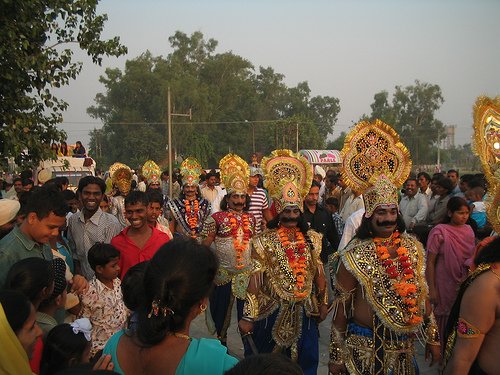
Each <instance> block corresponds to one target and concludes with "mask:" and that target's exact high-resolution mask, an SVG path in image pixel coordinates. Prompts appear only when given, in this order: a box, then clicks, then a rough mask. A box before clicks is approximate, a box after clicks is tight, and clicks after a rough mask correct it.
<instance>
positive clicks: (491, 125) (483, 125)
mask: <svg viewBox="0 0 500 375" xmlns="http://www.w3.org/2000/svg"><path fill="white" fill-rule="evenodd" d="M473 141H474V142H473V150H474V153H475V154H476V155H477V156H478V157H479V160H480V161H481V166H482V168H483V171H484V175H485V177H486V180H487V181H488V186H489V191H488V195H487V198H486V199H485V204H486V214H487V216H488V220H489V222H490V223H491V225H492V226H493V229H494V230H495V232H496V233H500V209H499V207H500V206H499V203H500V96H497V97H496V98H488V97H486V96H480V97H479V98H478V99H477V101H476V103H475V105H474V140H473Z"/></svg>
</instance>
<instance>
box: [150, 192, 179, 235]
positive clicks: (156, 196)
mask: <svg viewBox="0 0 500 375" xmlns="http://www.w3.org/2000/svg"><path fill="white" fill-rule="evenodd" d="M147 194H148V199H149V205H148V224H149V225H150V226H152V227H153V228H156V229H158V230H159V231H160V232H163V233H165V234H167V235H168V237H169V238H170V239H172V237H173V236H172V232H171V231H170V228H169V227H168V226H165V225H163V224H162V223H161V222H160V218H161V217H162V216H161V215H162V213H163V209H162V207H163V194H162V193H160V192H159V191H156V190H150V191H148V193H147ZM167 225H168V221H167Z"/></svg>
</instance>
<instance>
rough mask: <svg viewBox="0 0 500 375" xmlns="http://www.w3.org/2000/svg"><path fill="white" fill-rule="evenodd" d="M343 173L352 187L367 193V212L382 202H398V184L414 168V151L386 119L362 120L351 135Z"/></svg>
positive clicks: (364, 194) (347, 142)
mask: <svg viewBox="0 0 500 375" xmlns="http://www.w3.org/2000/svg"><path fill="white" fill-rule="evenodd" d="M341 156H342V177H343V179H344V181H345V183H346V184H347V186H349V187H350V188H351V189H353V190H356V191H360V192H362V193H363V200H364V203H365V216H366V217H370V216H372V214H373V212H374V211H375V209H376V208H377V207H378V206H380V205H396V206H397V205H398V191H397V189H398V186H401V185H402V184H403V183H404V182H405V181H406V179H407V178H408V175H409V174H410V171H411V166H412V162H411V158H410V152H409V151H408V149H407V148H406V146H405V145H404V144H403V143H402V142H401V141H400V139H399V135H398V133H396V131H395V130H394V129H393V128H391V127H390V126H389V125H387V124H386V123H384V122H382V121H380V120H375V121H373V122H368V121H361V122H360V123H358V124H357V125H356V126H355V127H354V129H353V130H352V131H351V132H350V133H349V134H348V135H347V137H346V139H345V141H344V147H343V148H342V151H341Z"/></svg>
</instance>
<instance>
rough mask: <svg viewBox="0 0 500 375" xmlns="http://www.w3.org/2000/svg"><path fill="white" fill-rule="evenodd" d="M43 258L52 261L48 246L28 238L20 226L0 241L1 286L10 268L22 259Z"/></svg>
mask: <svg viewBox="0 0 500 375" xmlns="http://www.w3.org/2000/svg"><path fill="white" fill-rule="evenodd" d="M35 257H36V258H43V259H47V260H52V250H51V249H50V246H49V245H48V244H45V245H42V244H39V243H38V242H35V241H33V240H32V239H31V238H28V237H27V236H26V235H25V234H24V233H23V232H21V230H20V229H19V227H18V226H15V227H14V229H12V231H11V232H10V233H9V234H7V235H6V236H5V237H4V238H2V239H1V240H0V286H2V287H3V285H4V283H5V279H6V277H7V273H8V272H9V270H10V267H12V265H14V264H15V263H17V262H19V261H20V260H21V259H26V258H35Z"/></svg>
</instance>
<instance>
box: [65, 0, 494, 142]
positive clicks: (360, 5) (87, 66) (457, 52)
mask: <svg viewBox="0 0 500 375" xmlns="http://www.w3.org/2000/svg"><path fill="white" fill-rule="evenodd" d="M98 13H106V14H107V15H108V21H107V23H106V26H105V29H104V31H103V37H105V38H109V37H113V36H119V37H120V39H121V42H122V43H123V44H124V45H126V46H127V47H128V54H127V55H126V56H123V57H120V58H104V61H103V65H102V66H101V67H99V66H96V65H93V64H92V62H91V60H90V59H88V58H87V57H86V55H85V54H84V53H82V52H80V51H76V53H75V59H76V60H78V61H82V62H83V70H82V73H81V74H80V75H79V77H78V78H77V80H76V81H73V82H72V83H71V84H70V85H69V86H67V87H64V88H62V89H59V90H57V92H56V94H57V95H58V96H59V97H61V98H62V99H65V100H66V101H67V102H68V103H69V105H70V107H69V109H68V110H67V112H66V113H65V115H64V123H63V124H61V128H62V129H64V130H65V131H66V132H67V134H68V141H69V142H71V143H74V142H76V141H77V140H81V141H83V143H84V144H88V141H89V135H88V132H89V130H91V129H93V128H97V129H98V128H100V127H101V126H102V124H101V123H100V122H99V121H98V120H95V119H93V118H91V117H89V116H88V115H87V113H86V109H87V108H88V107H89V106H91V105H93V104H94V98H95V95H96V94H97V93H99V92H104V86H102V85H101V84H100V83H99V76H101V75H103V74H104V70H105V68H106V67H112V68H120V69H122V70H123V68H124V66H125V62H126V61H127V60H130V59H133V58H135V57H137V56H139V55H140V54H142V53H143V52H145V51H146V50H149V51H150V52H151V53H152V54H153V55H154V56H160V55H161V56H167V55H168V54H169V53H171V52H172V49H171V47H170V45H169V42H168V37H169V36H172V35H173V34H174V33H175V32H176V31H177V30H179V31H182V32H184V33H186V34H188V35H190V34H192V33H193V32H195V31H201V32H202V33H203V34H204V37H205V38H206V39H208V38H213V39H215V40H217V41H218V43H219V44H218V47H217V50H216V52H219V53H223V52H227V51H232V52H233V53H235V54H237V55H240V56H242V57H243V58H245V59H247V60H249V61H250V62H251V63H252V64H253V65H254V66H255V69H256V72H257V71H258V67H259V66H263V67H272V68H273V69H274V71H275V72H277V73H281V74H283V75H284V76H285V80H284V81H285V83H286V84H287V85H288V86H289V87H292V86H296V85H297V84H298V83H299V82H303V81H307V82H308V84H309V87H310V89H311V96H316V95H324V96H333V97H336V98H338V99H339V100H340V107H341V111H340V113H339V116H338V121H337V124H336V125H335V128H334V133H333V136H331V138H332V139H334V138H336V137H338V136H339V135H340V132H342V131H348V130H349V128H350V127H351V126H353V125H354V124H355V122H356V121H358V120H359V118H360V117H361V116H362V115H363V114H369V113H370V112H371V109H370V104H371V103H372V102H373V96H374V94H375V93H377V92H379V91H382V90H386V91H388V92H389V94H391V97H392V93H393V92H394V87H395V86H403V87H405V86H409V85H412V84H414V83H415V80H416V79H418V80H420V81H421V82H427V83H431V84H437V85H439V86H440V87H441V90H442V95H443V98H444V103H443V105H442V106H441V108H440V110H439V111H438V112H437V113H436V118H437V119H439V120H441V121H442V122H443V123H444V124H445V125H455V126H456V130H455V143H456V144H457V145H460V144H465V143H470V142H471V135H472V107H473V104H474V102H475V100H476V98H477V97H478V96H480V95H488V96H496V95H500V72H499V70H500V64H499V63H500V48H499V47H500V46H499V37H500V22H499V21H498V16H499V15H500V1H498V0H469V1H466V0H414V1H407V0H371V1H369V0H364V1H362V0H346V1H336V0H324V1H323V0H308V1H306V0H302V1H299V0H252V1H250V0H246V1H244V0H205V1H202V0H197V1H196V0H178V1H173V0H141V1H139V0H101V2H100V4H99V6H98ZM172 95H175V93H172Z"/></svg>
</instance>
